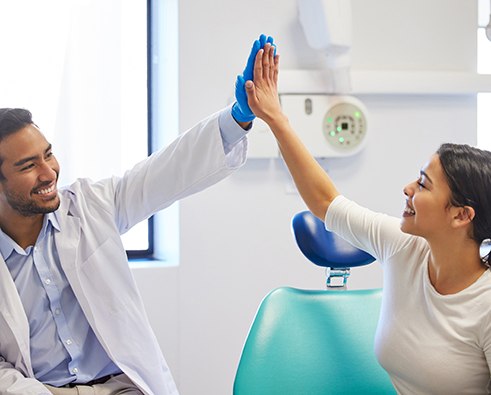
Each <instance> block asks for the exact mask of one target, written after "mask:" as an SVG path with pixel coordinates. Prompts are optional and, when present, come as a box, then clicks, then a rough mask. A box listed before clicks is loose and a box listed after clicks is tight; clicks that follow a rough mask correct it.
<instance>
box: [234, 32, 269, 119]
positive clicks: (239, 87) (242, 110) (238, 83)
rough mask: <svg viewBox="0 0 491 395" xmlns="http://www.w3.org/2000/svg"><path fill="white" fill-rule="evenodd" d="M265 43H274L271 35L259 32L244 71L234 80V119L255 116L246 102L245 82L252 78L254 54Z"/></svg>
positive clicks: (252, 117)
mask: <svg viewBox="0 0 491 395" xmlns="http://www.w3.org/2000/svg"><path fill="white" fill-rule="evenodd" d="M266 43H270V44H271V45H274V43H273V37H271V36H269V37H266V36H265V35H264V34H261V36H259V40H256V41H254V43H253V44H252V48H251V53H250V54H249V58H248V59H247V64H246V67H245V69H244V72H243V73H242V74H239V75H238V76H237V79H236V80H235V100H236V102H235V103H234V105H233V106H232V116H233V117H234V119H235V120H236V121H239V122H250V121H252V120H253V119H254V118H256V116H255V115H254V113H253V112H252V111H251V109H250V107H249V104H248V103H247V93H246V90H245V83H246V81H248V80H254V78H253V77H254V62H255V61H256V55H257V53H258V51H259V50H260V49H261V48H264V46H265V45H266Z"/></svg>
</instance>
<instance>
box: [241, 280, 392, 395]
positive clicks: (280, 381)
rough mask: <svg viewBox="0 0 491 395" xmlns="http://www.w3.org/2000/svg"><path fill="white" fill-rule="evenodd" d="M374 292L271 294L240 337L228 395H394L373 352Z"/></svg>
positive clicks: (280, 291) (277, 291) (376, 297)
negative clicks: (239, 353)
mask: <svg viewBox="0 0 491 395" xmlns="http://www.w3.org/2000/svg"><path fill="white" fill-rule="evenodd" d="M381 292H382V291H381V290H380V289H369V290H349V291H328V290H326V291H324V290H322V291H316V290H300V289H294V288H278V289H275V290H273V291H272V292H271V293H269V294H268V295H267V296H266V297H265V298H264V300H263V301H262V302H261V305H260V306H259V309H258V311H257V314H256V317H255V319H254V322H253V324H252V327H251V328H250V331H249V334H248V336H247V339H246V342H245V345H244V348H243V351H242V356H241V358H240V362H239V366H238V369H237V374H236V377H235V382H234V395H321V394H322V395H325V394H353V395H354V394H360V395H370V394H395V390H394V389H393V387H392V384H391V382H390V379H389V377H388V375H387V373H386V372H385V371H384V370H383V369H382V368H381V367H380V365H379V364H378V362H377V360H376V358H375V355H374V352H373V345H374V333H375V329H376V326H377V320H378V315H379V310H380V301H381Z"/></svg>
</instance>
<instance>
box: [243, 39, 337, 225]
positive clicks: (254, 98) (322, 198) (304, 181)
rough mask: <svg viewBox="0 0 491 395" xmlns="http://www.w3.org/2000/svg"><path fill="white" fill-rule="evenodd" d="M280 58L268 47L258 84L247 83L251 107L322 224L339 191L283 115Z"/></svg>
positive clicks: (258, 71)
mask: <svg viewBox="0 0 491 395" xmlns="http://www.w3.org/2000/svg"><path fill="white" fill-rule="evenodd" d="M278 69H279V55H276V56H275V55H274V47H272V46H270V45H268V44H266V46H265V47H264V50H260V51H259V52H258V55H257V57H256V63H255V65H254V82H252V81H247V82H246V92H247V95H248V101H249V106H250V107H251V109H252V111H253V112H254V114H255V115H256V116H258V117H259V118H261V119H262V120H264V121H265V122H266V123H267V124H268V126H269V127H270V128H271V130H272V131H273V134H274V136H275V137H276V140H277V141H278V146H279V148H280V151H281V154H282V156H283V159H284V161H285V163H286V165H287V166H288V169H289V171H290V173H291V175H292V177H293V180H294V182H295V185H296V186H297V188H298V191H299V193H300V195H301V196H302V199H303V200H304V201H305V203H306V204H307V207H308V208H309V210H310V211H312V213H313V214H314V215H315V216H317V217H319V218H320V219H321V220H322V221H324V218H325V216H326V212H327V208H328V207H329V205H330V203H331V202H332V201H333V200H334V198H335V197H336V196H338V195H339V192H338V191H337V190H336V187H335V185H334V183H333V182H332V180H331V179H330V178H329V176H328V175H327V174H326V172H325V171H324V170H323V169H322V167H321V166H320V165H319V164H318V163H317V161H316V160H315V159H314V158H313V157H312V155H311V154H310V152H309V151H308V150H307V148H306V147H305V145H304V144H303V143H302V141H301V140H300V138H299V137H298V136H297V135H296V133H295V132H294V130H293V129H292V127H291V126H290V123H289V121H288V118H287V117H286V115H285V114H284V113H283V111H282V109H281V105H280V101H279V97H278V86H277V82H278Z"/></svg>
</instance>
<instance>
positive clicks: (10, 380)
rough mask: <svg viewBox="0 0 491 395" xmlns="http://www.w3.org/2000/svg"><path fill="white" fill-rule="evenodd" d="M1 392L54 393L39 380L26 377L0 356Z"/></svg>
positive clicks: (49, 394) (15, 394)
mask: <svg viewBox="0 0 491 395" xmlns="http://www.w3.org/2000/svg"><path fill="white" fill-rule="evenodd" d="M0 394H9V395H52V394H51V392H50V391H48V390H47V389H46V387H45V386H44V385H43V384H42V383H40V382H39V381H37V380H35V379H32V378H26V377H24V376H23V375H22V373H21V372H19V371H18V370H17V369H15V368H14V367H13V366H12V364H11V363H9V362H6V361H5V359H4V358H2V356H0Z"/></svg>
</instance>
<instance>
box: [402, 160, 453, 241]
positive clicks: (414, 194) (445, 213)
mask: <svg viewBox="0 0 491 395" xmlns="http://www.w3.org/2000/svg"><path fill="white" fill-rule="evenodd" d="M404 194H405V195H406V196H407V199H406V207H405V209H404V211H403V213H402V220H401V230H402V231H403V232H405V233H410V234H413V235H416V236H421V237H424V238H426V239H431V238H432V237H437V236H438V235H440V234H443V235H444V234H445V232H446V230H448V229H449V228H450V224H451V219H452V213H451V210H450V207H451V205H450V197H451V191H450V187H449V186H448V183H447V179H446V177H445V174H444V172H443V168H442V165H441V163H440V159H439V156H438V155H437V154H434V155H433V156H432V157H431V158H430V161H429V162H428V163H426V165H425V166H424V167H423V169H421V171H420V177H419V178H418V179H417V180H416V181H413V182H412V183H410V184H408V185H406V187H405V188H404Z"/></svg>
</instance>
